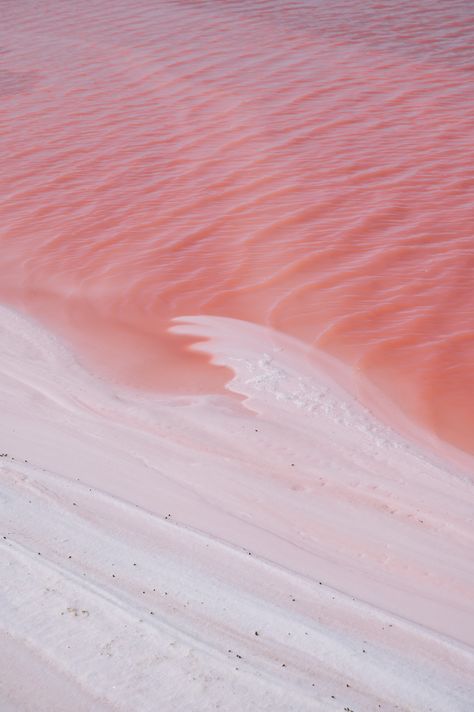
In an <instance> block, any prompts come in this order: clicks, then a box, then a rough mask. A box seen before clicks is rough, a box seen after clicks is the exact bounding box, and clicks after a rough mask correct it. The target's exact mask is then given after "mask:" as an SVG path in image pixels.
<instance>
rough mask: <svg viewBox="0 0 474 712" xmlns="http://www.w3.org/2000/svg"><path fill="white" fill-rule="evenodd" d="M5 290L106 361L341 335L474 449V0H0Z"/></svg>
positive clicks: (215, 373)
mask: <svg viewBox="0 0 474 712" xmlns="http://www.w3.org/2000/svg"><path fill="white" fill-rule="evenodd" d="M0 11H1V17H2V19H1V23H0V98H1V107H2V108H1V143H0V150H1V152H2V155H3V159H2V171H1V198H0V200H1V206H0V235H1V242H0V250H1V251H0V254H1V260H2V262H1V264H2V278H1V282H0V296H1V298H2V300H3V301H4V302H8V303H10V304H13V305H15V306H17V307H21V308H22V309H24V310H26V311H28V312H29V313H31V314H33V315H34V316H36V317H39V318H41V319H42V320H43V321H44V322H46V323H47V324H48V325H50V326H51V327H53V328H54V329H56V330H57V331H58V332H59V333H61V334H63V335H65V336H67V338H68V339H70V340H71V341H72V343H73V344H74V345H75V347H76V348H77V349H78V352H79V353H80V354H82V357H83V358H85V359H86V360H88V362H89V363H91V364H93V365H94V366H95V367H96V368H99V369H101V370H102V372H104V373H107V374H108V375H109V377H112V378H117V379H119V380H121V381H122V382H125V383H129V384H132V385H135V386H141V387H147V388H149V387H152V388H163V387H166V388H171V389H179V390H181V391H182V390H187V389H191V388H192V389H194V390H200V389H202V390H206V389H211V388H212V389H216V388H218V387H221V386H222V384H223V383H224V382H225V379H226V378H227V372H224V371H222V370H219V369H217V368H216V367H211V366H209V365H208V364H207V362H206V360H205V359H204V357H203V356H198V355H196V354H194V355H193V354H191V353H190V352H189V351H187V350H186V348H185V346H186V344H187V341H186V340H185V339H183V337H177V336H172V335H171V334H169V333H168V332H167V331H166V330H167V328H168V326H169V324H170V319H172V318H173V317H175V316H179V315H189V314H200V313H201V314H217V315H226V316H231V317H237V318H239V319H244V320H248V321H255V322H258V323H262V324H269V325H271V326H273V327H274V328H276V329H278V330H281V331H284V332H287V333H289V334H291V335H293V336H295V337H297V338H299V339H302V340H304V341H305V342H309V343H312V344H314V345H315V346H317V347H319V348H322V349H324V350H325V351H327V352H329V353H330V354H332V355H334V356H335V357H337V358H338V359H340V360H342V361H343V362H345V363H346V364H349V365H350V366H351V367H352V368H353V372H354V377H355V378H354V382H355V384H357V381H358V380H361V376H369V377H370V379H371V380H372V382H374V383H375V384H376V385H377V386H379V387H381V388H382V390H383V391H384V392H385V393H386V394H387V395H388V396H389V397H390V398H391V399H392V400H393V401H394V402H395V403H396V404H397V405H399V406H401V407H402V408H403V410H404V411H405V413H406V414H408V415H409V416H410V417H412V418H414V419H415V420H416V421H417V422H418V423H421V424H423V425H425V426H428V427H429V428H431V429H432V430H434V431H435V432H436V433H437V434H438V435H440V436H441V437H442V438H443V439H446V440H448V441H450V442H451V443H453V444H455V445H457V446H460V447H462V448H464V449H467V450H469V451H474V444H473V443H474V370H473V363H474V244H473V238H474V199H473V188H474V169H473V166H474V155H473V154H474V150H473V147H474V120H473V117H474V4H473V3H470V2H467V1H466V0H430V1H428V0H426V1H423V0H410V1H408V0H397V1H396V2H395V1H392V0H380V1H379V2H368V1H365V0H344V1H343V0H339V1H338V0H308V1H307V2H302V1H300V0H295V1H294V2H288V1H286V0H284V1H281V2H279V1H278V0H272V1H270V0H268V1H265V2H255V1H254V0H252V2H247V1H246V0H238V1H234V2H232V1H226V0H221V1H219V0H208V1H206V0H203V1H202V2H190V1H187V2H186V1H174V2H160V1H159V0H136V1H135V2H131V1H130V0H127V1H126V2H125V1H124V0H114V1H112V0H84V2H81V3H77V2H73V0H49V1H48V0H45V1H44V2H42V3H36V2H32V1H26V0H16V2H9V1H6V0H1V1H0Z"/></svg>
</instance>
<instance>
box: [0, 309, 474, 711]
mask: <svg viewBox="0 0 474 712" xmlns="http://www.w3.org/2000/svg"><path fill="white" fill-rule="evenodd" d="M0 321H1V332H2V334H1V337H2V341H1V343H2V347H1V353H0V398H1V410H2V417H1V419H0V438H1V440H0V442H1V447H0V450H1V451H2V457H1V458H0V467H1V480H0V482H1V484H0V487H1V490H0V497H1V512H2V515H1V532H0V534H1V537H2V538H1V539H0V544H1V547H2V556H1V567H2V572H1V579H0V580H1V584H0V586H1V595H2V606H1V609H0V610H1V614H0V615H1V619H0V636H1V641H2V644H1V646H0V650H1V652H0V656H1V662H2V668H3V670H4V671H6V673H7V674H5V675H4V676H3V679H2V682H1V686H0V690H1V692H0V706H1V708H2V710H3V709H4V710H35V712H36V711H38V710H40V711H41V710H45V712H46V710H48V712H49V711H51V710H65V709H74V710H83V709H84V710H91V709H94V710H96V709H97V710H102V709H104V710H109V709H111V710H112V709H113V710H131V709H134V710H135V709H138V710H160V712H161V711H162V710H165V711H168V710H170V711H171V710H181V709H186V710H193V711H195V712H205V711H206V710H211V709H222V710H226V711H227V710H250V709H252V710H262V711H263V710H285V711H286V710H301V711H302V712H304V711H305V710H316V711H318V710H321V711H324V712H326V710H344V709H346V710H347V709H349V710H353V711H354V712H362V711H364V712H366V711H369V710H378V709H382V710H396V709H397V710H413V711H415V710H416V712H425V711H426V712H429V711H430V710H431V711H432V712H435V711H436V712H438V711H439V712H446V710H450V711H451V710H453V712H458V711H459V712H464V711H466V712H467V711H468V710H470V709H471V706H472V705H471V702H472V700H471V697H472V680H471V677H472V675H471V673H472V669H473V668H474V653H473V649H472V643H473V640H474V631H473V629H472V620H473V617H472V590H473V583H474V572H473V567H472V511H473V499H474V496H473V489H472V487H473V486H472V482H471V481H470V480H469V478H467V477H465V476H464V475H463V474H462V473H461V472H460V471H458V470H457V469H456V468H455V467H454V466H449V465H446V464H443V463H442V462H441V461H438V460H436V459H435V458H434V456H433V457H431V456H429V455H427V454H423V453H422V452H421V451H420V450H418V449H417V448H416V447H415V446H414V445H412V444H408V443H406V442H405V441H403V440H402V439H401V438H400V437H398V436H396V435H395V434H394V433H393V432H392V431H390V430H389V429H387V428H386V427H384V426H382V425H381V424H380V423H377V422H376V421H375V420H374V419H373V418H371V416H370V415H369V414H368V413H367V412H366V411H363V410H362V409H361V408H360V407H359V406H358V405H357V403H356V402H355V401H354V400H353V399H352V398H350V397H349V396H348V395H347V394H345V392H344V391H343V390H342V388H341V387H340V386H337V385H335V384H334V383H333V382H331V381H330V379H329V378H328V377H327V376H323V375H322V372H320V371H318V370H317V369H316V367H315V366H314V365H312V364H311V363H310V362H308V361H307V360H306V359H305V354H304V352H300V351H298V348H297V346H296V345H295V343H294V342H292V341H291V340H287V339H284V340H282V338H281V337H279V336H278V335H275V334H274V333H273V332H270V331H267V330H264V329H261V328H260V327H254V326H251V325H247V324H245V323H243V322H237V321H234V320H227V319H217V318H194V319H187V320H181V322H180V323H179V324H178V325H177V326H176V327H175V328H176V329H177V330H181V331H185V332H186V333H193V334H195V335H201V336H202V337H206V338H207V339H208V342H206V343H205V344H203V345H201V346H200V348H206V349H208V350H209V351H210V352H211V353H212V354H213V358H214V360H215V361H216V362H218V363H222V364H225V365H227V366H230V367H231V368H233V369H234V371H235V374H236V375H235V379H234V381H233V382H232V383H231V384H230V388H231V389H232V390H233V391H234V392H235V393H238V394H240V397H241V398H245V399H246V400H245V402H244V403H242V402H241V401H239V400H238V399H237V398H231V397H230V396H229V397H228V398H226V397H225V396H219V397H217V396H215V397H207V396H202V397H200V396H193V397H192V398H180V397H164V396H152V395H143V394H140V393H138V392H132V391H126V390H124V389H123V388H118V387H117V388H116V387H114V386H112V385H110V384H106V383H105V382H103V381H100V380H98V379H94V378H92V377H91V376H90V375H89V374H87V373H86V372H85V371H84V370H83V369H82V368H81V366H80V365H79V364H78V363H77V362H76V361H75V360H74V358H73V357H72V356H71V354H70V353H69V352H68V351H67V349H66V348H65V347H64V346H63V345H61V344H60V343H59V342H58V341H57V340H55V339H54V338H53V337H51V336H50V335H48V334H47V333H46V332H45V331H43V330H42V329H40V328H39V327H37V326H36V325H35V324H34V323H32V322H30V321H29V320H27V319H25V318H23V317H22V316H20V315H18V314H16V313H14V312H12V311H9V310H7V309H3V308H2V309H1V310H0Z"/></svg>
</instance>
